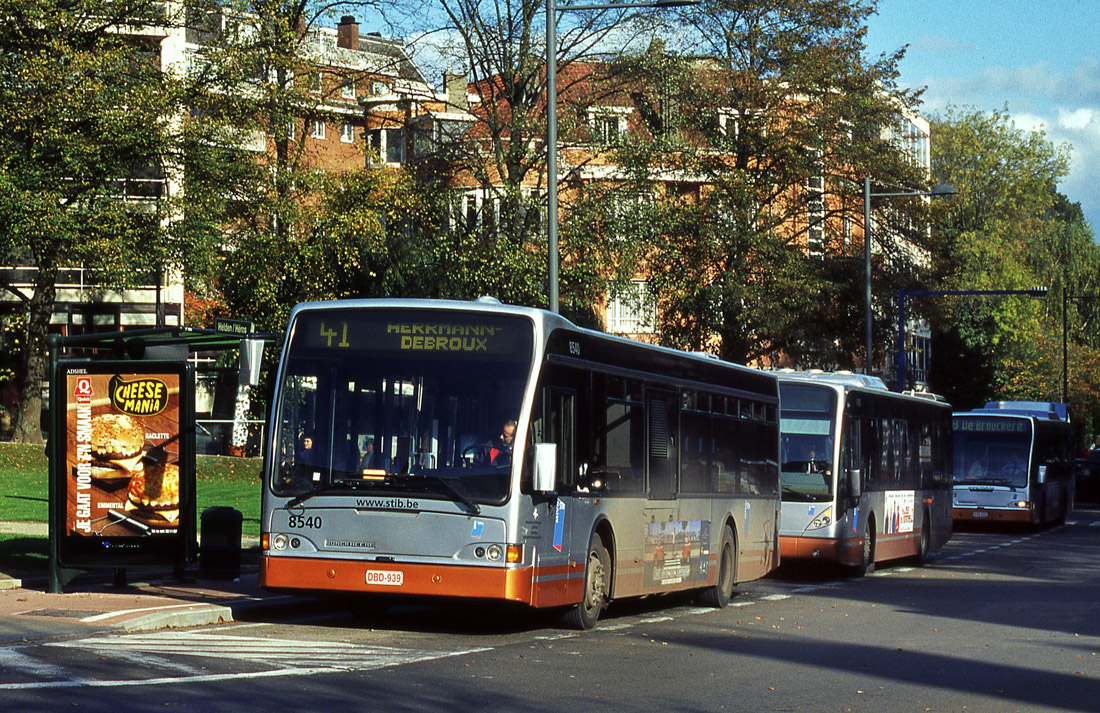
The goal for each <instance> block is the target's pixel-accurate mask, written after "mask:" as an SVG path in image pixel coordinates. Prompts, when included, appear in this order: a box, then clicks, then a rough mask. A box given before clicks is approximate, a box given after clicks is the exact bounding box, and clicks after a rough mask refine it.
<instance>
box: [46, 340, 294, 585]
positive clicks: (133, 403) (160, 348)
mask: <svg viewBox="0 0 1100 713" xmlns="http://www.w3.org/2000/svg"><path fill="white" fill-rule="evenodd" d="M217 327H218V328H217V329H213V330H211V329H199V328H195V327H161V328H153V329H137V330H129V331H121V332H110V333H97V334H81V335H73V336H61V335H51V336H50V339H49V352H50V393H49V404H50V411H49V429H48V432H49V440H48V446H47V453H48V456H49V541H50V557H49V590H50V591H51V592H53V593H60V592H61V591H62V588H63V587H64V585H65V584H66V583H67V582H68V581H70V580H71V579H72V578H73V577H74V576H76V575H77V574H80V573H82V572H84V571H88V570H95V569H102V568H110V569H114V571H115V578H116V582H118V583H122V582H125V577H126V575H125V573H126V569H128V568H134V567H144V568H148V567H158V568H169V567H170V568H173V569H174V570H175V572H176V573H177V576H181V575H182V573H183V569H184V568H185V567H186V566H187V565H188V564H189V563H191V562H193V561H194V560H195V558H196V555H197V553H198V542H197V540H198V538H197V535H198V531H197V524H196V512H195V509H196V504H195V455H196V448H195V440H196V439H195V437H196V429H195V368H194V364H193V363H192V362H191V361H190V360H191V359H192V357H193V355H195V354H198V353H210V352H216V353H220V352H225V351H227V350H237V351H238V353H239V357H238V384H239V386H238V394H237V401H238V404H237V405H238V408H237V414H238V415H239V416H240V418H241V419H242V421H243V419H244V418H246V417H247V411H248V397H249V392H250V390H251V388H252V387H253V386H255V385H256V384H258V383H259V381H260V375H261V373H262V363H263V352H264V349H265V347H267V346H275V345H277V344H278V343H279V342H280V341H281V339H282V335H281V334H274V333H258V332H253V331H252V327H251V323H248V322H244V321H238V320H227V321H224V322H222V323H219V324H218V325H217ZM236 425H237V424H234V427H235V428H234V430H235V431H236ZM242 426H243V423H242ZM242 433H243V431H242ZM234 438H237V434H236V433H235V434H234Z"/></svg>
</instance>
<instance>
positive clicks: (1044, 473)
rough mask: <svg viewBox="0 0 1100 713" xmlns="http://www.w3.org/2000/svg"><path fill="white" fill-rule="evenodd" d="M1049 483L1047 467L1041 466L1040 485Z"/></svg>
mask: <svg viewBox="0 0 1100 713" xmlns="http://www.w3.org/2000/svg"><path fill="white" fill-rule="evenodd" d="M1045 482H1047V467H1046V466H1045V465H1041V466H1039V484H1040V485H1042V484H1043V483H1045Z"/></svg>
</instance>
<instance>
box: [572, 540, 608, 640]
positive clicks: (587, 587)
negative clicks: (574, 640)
mask: <svg viewBox="0 0 1100 713" xmlns="http://www.w3.org/2000/svg"><path fill="white" fill-rule="evenodd" d="M610 593H611V554H610V553H609V552H608V551H607V548H606V547H605V546H604V544H603V539H602V538H601V537H600V536H599V534H598V533H595V532H594V533H592V539H591V540H589V543H588V557H587V558H586V560H585V565H584V598H583V599H581V601H580V603H579V604H577V605H576V606H575V607H573V608H572V609H570V610H569V611H567V612H566V613H565V617H564V618H565V623H566V624H567V625H568V626H570V627H572V628H574V629H581V630H584V631H587V630H588V629H591V628H592V627H594V626H595V625H596V620H597V619H599V618H600V612H601V611H603V608H604V607H605V606H606V605H607V601H608V598H609V595H610Z"/></svg>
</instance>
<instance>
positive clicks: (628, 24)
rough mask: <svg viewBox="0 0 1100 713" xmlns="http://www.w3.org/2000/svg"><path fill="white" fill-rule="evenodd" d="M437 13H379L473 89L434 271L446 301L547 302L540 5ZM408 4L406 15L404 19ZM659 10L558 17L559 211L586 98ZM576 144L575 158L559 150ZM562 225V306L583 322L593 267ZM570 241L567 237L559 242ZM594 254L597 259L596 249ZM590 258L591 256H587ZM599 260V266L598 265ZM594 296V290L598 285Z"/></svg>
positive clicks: (473, 4) (529, 0)
mask: <svg viewBox="0 0 1100 713" xmlns="http://www.w3.org/2000/svg"><path fill="white" fill-rule="evenodd" d="M436 8H437V9H438V12H437V13H433V12H428V13H424V12H422V11H421V8H420V6H410V5H409V4H408V3H404V2H400V1H398V2H394V3H392V4H391V5H390V6H389V10H388V12H389V14H390V17H391V18H394V21H395V22H397V23H399V24H401V26H402V28H403V31H404V32H405V33H407V34H413V33H414V32H415V31H417V30H420V31H421V32H422V40H421V41H420V44H421V45H422V46H432V47H433V48H434V50H435V52H436V53H437V54H438V55H439V56H441V57H442V58H443V61H444V62H447V63H448V66H459V67H461V68H463V70H465V71H466V72H467V75H468V78H469V82H470V84H469V86H470V90H471V91H472V92H473V93H474V94H475V95H476V96H477V101H475V102H474V104H473V106H472V108H471V111H473V112H474V113H475V115H476V116H477V123H476V124H475V125H474V126H473V127H472V128H471V130H470V131H469V132H468V133H467V135H466V140H465V141H464V142H463V144H462V149H463V150H461V151H459V152H457V153H455V154H453V155H452V156H451V157H450V159H451V167H452V169H453V172H452V174H451V176H450V178H452V179H453V180H452V185H454V186H455V187H456V192H455V196H454V202H453V215H454V218H453V219H452V221H451V222H450V226H449V227H450V229H449V231H448V233H447V235H446V236H444V237H443V241H444V242H445V243H446V244H447V245H446V246H444V245H442V244H441V246H440V247H441V258H443V262H442V263H441V268H442V267H443V266H447V267H448V269H449V272H448V274H450V275H451V276H452V279H451V280H450V281H449V285H448V288H449V291H450V293H451V294H450V296H462V297H475V296H477V295H479V294H492V295H493V296H496V297H498V298H500V299H502V300H504V301H507V302H514V303H519V304H529V305H541V306H546V304H547V303H546V298H547V292H546V290H547V287H546V275H547V268H546V266H547V252H546V239H545V237H544V236H545V231H546V219H545V208H546V198H545V191H546V183H545V181H546V143H545V136H546V100H545V97H546V88H547V86H546V78H547V72H546V57H545V37H546V36H545V34H544V32H545V29H546V27H545V8H546V3H545V2H544V1H543V0H505V1H504V2H500V3H495V4H486V3H480V2H477V1H476V0H439V2H438V3H437V5H436ZM410 11H415V13H416V16H415V17H413V18H411V20H410V18H409V16H408V14H407V13H409V12H410ZM658 17H659V12H656V11H653V10H650V11H648V12H647V13H646V18H647V21H648V23H643V22H641V20H640V18H639V17H638V16H637V15H636V14H633V13H632V12H631V11H630V10H629V9H623V10H614V9H610V10H602V11H584V12H560V13H559V14H558V21H557V23H556V27H557V37H558V43H557V45H556V46H555V48H554V58H553V61H554V62H555V68H556V72H557V74H556V76H557V83H556V87H557V91H558V97H559V102H560V103H559V111H558V114H557V117H558V136H559V144H560V145H561V147H562V156H561V164H562V167H563V169H562V174H561V175H560V176H559V181H560V183H561V185H562V187H563V195H562V212H563V214H566V215H567V214H568V212H569V210H570V209H567V208H566V206H567V205H568V204H569V203H570V202H571V201H572V200H573V198H574V196H569V195H566V193H565V191H567V190H568V188H567V187H569V186H575V185H576V177H577V175H578V174H579V173H580V172H581V171H582V170H583V168H584V167H585V166H586V165H587V164H588V163H589V162H590V161H592V160H593V159H594V158H595V154H596V153H598V152H593V151H591V150H590V149H591V144H592V142H591V141H590V140H589V139H590V138H591V135H590V131H589V128H588V122H589V115H588V110H589V109H590V108H592V106H593V102H594V99H595V98H597V97H598V96H601V94H602V95H607V94H610V93H612V92H613V91H614V87H615V82H616V81H618V80H617V78H616V77H615V76H612V75H609V74H607V73H605V72H603V71H602V68H603V67H604V66H605V60H607V59H608V58H611V57H614V56H617V55H618V54H619V52H620V50H621V48H622V47H624V46H627V45H629V44H630V42H631V40H632V39H633V38H636V37H639V36H641V35H644V34H645V33H646V32H652V31H653V30H654V27H655V25H654V21H655V20H656V19H657V18H658ZM581 141H584V142H585V144H586V149H585V152H586V155H585V157H584V158H583V159H582V158H578V154H577V153H573V154H571V155H569V151H570V148H571V147H574V146H576V145H577V144H578V143H579V142H581ZM566 233H567V231H566V229H565V226H564V222H563V230H562V250H561V253H562V255H563V258H562V263H561V273H562V274H561V282H562V287H563V289H562V297H563V302H565V304H564V306H563V311H565V312H566V313H569V314H571V316H574V317H579V318H580V319H581V321H588V320H589V319H590V315H586V314H585V313H586V312H590V311H591V309H592V306H593V303H592V302H591V301H590V300H589V299H588V296H589V295H590V292H591V289H592V287H593V284H594V282H600V281H602V280H603V279H604V274H603V273H602V272H600V271H595V272H593V271H591V267H592V264H593V263H592V262H589V261H588V260H585V259H578V258H579V256H580V255H581V254H582V253H584V254H587V255H589V256H591V254H592V252H593V250H595V249H596V246H595V245H593V244H591V243H590V242H588V241H585V240H583V239H582V240H580V242H578V236H579V233H573V237H572V239H571V240H570V239H569V236H567V234H566ZM567 240H569V242H568V244H566V241H567ZM601 253H602V254H604V255H606V253H603V251H601ZM596 262H600V261H596ZM605 264H606V263H605ZM597 291H598V292H599V290H597Z"/></svg>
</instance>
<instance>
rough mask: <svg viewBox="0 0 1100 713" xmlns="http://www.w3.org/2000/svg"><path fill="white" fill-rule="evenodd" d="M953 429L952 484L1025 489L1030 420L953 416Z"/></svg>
mask: <svg viewBox="0 0 1100 713" xmlns="http://www.w3.org/2000/svg"><path fill="white" fill-rule="evenodd" d="M953 428H954V432H955V482H956V483H959V484H963V485H1007V486H1012V487H1016V488H1023V487H1026V486H1027V474H1028V453H1029V452H1030V450H1031V423H1030V421H1028V420H1027V419H1023V418H997V417H989V418H983V417H981V416H966V417H958V416H956V417H955V419H954V421H953Z"/></svg>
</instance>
